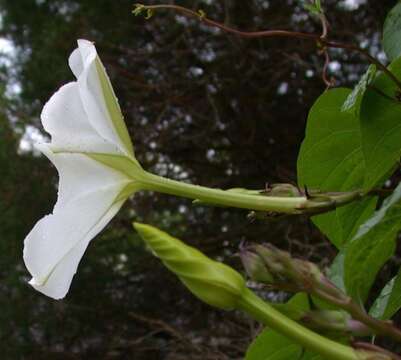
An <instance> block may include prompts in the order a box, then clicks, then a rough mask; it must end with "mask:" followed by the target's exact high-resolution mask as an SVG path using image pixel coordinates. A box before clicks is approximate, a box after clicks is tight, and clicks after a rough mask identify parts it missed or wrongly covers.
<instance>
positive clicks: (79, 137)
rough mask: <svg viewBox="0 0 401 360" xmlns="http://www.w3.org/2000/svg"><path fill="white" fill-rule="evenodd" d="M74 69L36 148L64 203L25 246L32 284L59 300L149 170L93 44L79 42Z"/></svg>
mask: <svg viewBox="0 0 401 360" xmlns="http://www.w3.org/2000/svg"><path fill="white" fill-rule="evenodd" d="M69 66H70V68H71V70H72V72H73V73H74V75H75V77H76V78H77V81H74V82H70V83H68V84H66V85H64V86H62V87H61V88H60V89H59V90H58V91H57V92H56V93H55V94H54V95H53V96H52V97H51V98H50V100H49V101H48V102H47V103H46V105H45V106H44V108H43V111H42V114H41V121H42V124H43V127H44V129H45V130H46V131H47V132H48V133H49V134H50V135H51V142H50V143H43V144H38V145H37V148H38V149H39V150H40V151H41V152H42V153H43V154H45V155H46V156H47V157H48V158H49V160H50V161H51V162H52V163H53V164H54V165H55V166H56V168H57V170H58V173H59V188H58V199H57V202H56V204H55V206H54V209H53V213H52V214H50V215H47V216H45V217H43V218H42V219H41V220H39V221H38V222H37V223H36V225H35V226H34V228H33V229H32V230H31V232H30V233H29V234H28V235H27V237H26V238H25V242H24V261H25V265H26V267H27V269H28V270H29V272H30V273H31V275H32V279H31V280H30V282H29V283H30V284H31V285H32V286H33V287H34V288H35V289H36V290H38V291H40V292H42V293H43V294H45V295H47V296H50V297H52V298H55V299H60V298H63V297H64V296H65V295H66V294H67V292H68V289H69V287H70V284H71V281H72V278H73V276H74V274H75V272H76V270H77V267H78V264H79V262H80V260H81V258H82V256H83V254H84V252H85V250H86V248H87V246H88V244H89V242H90V241H91V240H92V239H93V238H94V237H95V236H96V235H97V234H98V233H99V232H100V231H101V230H102V229H103V228H104V227H105V226H106V225H107V223H108V222H109V221H110V220H111V219H112V218H113V216H114V215H115V214H116V213H117V211H118V210H119V209H120V208H121V206H122V204H123V203H124V201H125V200H126V199H127V198H128V196H129V195H130V194H132V193H133V192H134V191H135V190H137V188H138V183H139V181H140V178H141V174H142V173H143V172H144V171H143V170H142V168H141V166H140V165H139V163H138V162H137V160H136V159H135V156H134V150H133V146H132V143H131V140H130V138H129V135H128V131H127V128H126V126H125V123H124V120H123V117H122V114H121V110H120V107H119V105H118V101H117V99H116V97H115V95H114V92H113V89H112V86H111V84H110V81H109V79H108V77H107V74H106V72H105V69H104V67H103V65H102V63H101V61H100V59H99V57H98V56H97V53H96V49H95V46H94V45H93V44H92V43H91V42H89V41H86V40H78V48H77V49H75V50H74V51H73V52H72V54H71V56H70V58H69ZM127 169H128V170H127Z"/></svg>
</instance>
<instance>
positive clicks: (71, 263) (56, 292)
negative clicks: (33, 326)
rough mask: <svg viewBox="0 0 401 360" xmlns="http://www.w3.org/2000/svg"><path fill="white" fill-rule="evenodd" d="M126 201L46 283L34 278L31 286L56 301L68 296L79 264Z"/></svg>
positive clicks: (101, 220) (103, 219)
mask: <svg viewBox="0 0 401 360" xmlns="http://www.w3.org/2000/svg"><path fill="white" fill-rule="evenodd" d="M123 202H124V201H120V202H119V203H116V204H114V205H113V206H112V207H111V208H110V209H109V211H108V212H107V213H106V214H104V216H103V217H102V218H101V219H100V220H99V222H98V223H97V224H96V225H95V226H94V227H93V228H92V229H91V231H90V232H88V234H87V235H86V237H85V238H84V239H82V240H81V241H79V242H78V243H77V244H76V245H75V246H74V247H73V248H72V249H71V250H70V251H69V252H67V253H66V255H65V256H64V257H63V258H62V259H61V260H60V261H59V262H58V263H57V265H56V266H55V267H54V269H53V271H52V272H51V273H50V274H49V275H48V277H47V279H46V281H45V282H43V283H40V282H38V281H37V280H36V279H35V278H32V280H31V281H30V284H31V285H32V286H33V287H34V288H35V289H36V290H37V291H40V292H41V293H43V294H45V295H47V296H50V297H52V298H54V299H62V298H64V297H65V295H66V294H67V292H68V290H69V288H70V285H71V282H72V279H73V277H74V275H75V273H76V271H77V268H78V265H79V262H80V260H81V258H82V256H83V254H84V252H85V250H86V248H87V247H88V244H89V242H90V240H91V239H93V238H94V237H95V236H96V235H97V234H98V233H99V232H100V231H101V230H102V229H103V228H104V227H105V226H106V225H107V223H108V222H109V221H110V219H111V218H113V217H114V215H115V214H116V213H117V212H118V210H119V209H120V208H121V205H122V204H123ZM26 261H27V260H26Z"/></svg>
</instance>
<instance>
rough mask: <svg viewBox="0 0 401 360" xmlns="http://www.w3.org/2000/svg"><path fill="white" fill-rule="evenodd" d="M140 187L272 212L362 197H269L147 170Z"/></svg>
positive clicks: (315, 208)
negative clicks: (190, 181)
mask: <svg viewBox="0 0 401 360" xmlns="http://www.w3.org/2000/svg"><path fill="white" fill-rule="evenodd" d="M141 186H142V189H143V190H151V191H156V192H160V193H166V194H170V195H176V196H180V197H185V198H190V199H194V200H197V202H199V203H203V204H213V205H217V206H227V207H235V208H240V209H248V210H255V211H262V212H268V213H270V214H271V215H274V214H277V213H284V214H317V213H321V212H327V211H331V210H333V209H335V208H336V207H339V206H343V205H346V204H348V203H350V202H353V201H356V200H359V199H360V198H361V197H362V193H361V192H360V191H353V192H347V193H336V194H327V195H325V194H319V196H316V197H315V196H312V197H309V196H307V195H304V194H300V195H298V196H281V195H280V196H270V195H269V194H263V192H261V193H260V194H250V193H249V192H244V191H230V190H221V189H214V188H208V187H203V186H199V185H192V184H188V183H184V182H180V181H176V180H171V179H167V178H164V177H161V176H158V175H154V174H151V173H148V172H146V175H145V176H144V177H143V181H142V184H141Z"/></svg>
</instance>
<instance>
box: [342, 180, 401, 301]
mask: <svg viewBox="0 0 401 360" xmlns="http://www.w3.org/2000/svg"><path fill="white" fill-rule="evenodd" d="M400 230H401V184H399V185H398V186H397V188H396V189H395V191H394V192H393V194H392V195H391V196H389V197H388V198H387V199H386V200H385V201H384V202H383V205H382V207H381V208H380V210H378V211H377V212H376V213H375V214H374V215H373V216H372V218H370V219H369V220H368V221H367V222H366V223H365V224H363V225H362V226H361V227H360V229H359V231H358V233H357V234H356V235H355V237H354V238H353V239H352V241H351V242H350V243H349V244H348V246H347V247H346V249H345V260H344V282H345V286H346V289H347V293H348V294H349V295H350V296H352V297H353V298H354V299H355V300H357V301H360V302H361V303H364V302H365V301H366V298H367V296H368V293H369V290H370V288H371V286H372V284H373V282H374V280H375V278H376V275H377V273H378V271H379V270H380V269H381V267H382V266H383V265H384V263H385V262H386V261H387V260H388V259H389V258H390V257H391V256H392V255H393V254H394V251H395V245H396V237H397V234H398V232H399V231H400Z"/></svg>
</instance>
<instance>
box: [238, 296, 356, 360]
mask: <svg viewBox="0 0 401 360" xmlns="http://www.w3.org/2000/svg"><path fill="white" fill-rule="evenodd" d="M238 308H239V309H240V310H243V311H245V312H246V313H248V314H249V315H251V316H252V317H253V318H255V319H256V320H258V321H261V322H262V323H264V324H265V325H267V326H269V327H270V328H271V329H272V330H275V331H277V332H279V333H280V334H283V335H284V336H286V337H288V338H290V339H292V340H293V341H294V342H296V343H298V344H299V345H301V346H303V347H305V348H306V349H308V350H310V351H313V352H316V353H318V354H320V355H321V356H322V357H323V358H324V359H327V360H361V359H363V358H364V357H363V355H362V354H361V353H359V352H358V353H357V352H356V351H355V350H354V349H353V348H351V347H349V346H345V345H343V344H339V343H337V342H335V341H332V340H330V339H327V338H325V337H323V336H321V335H319V334H316V333H314V332H313V331H311V330H309V329H307V328H305V327H303V326H302V325H300V324H298V323H297V322H295V321H293V320H291V319H289V318H287V317H286V316H285V315H283V314H282V313H280V312H279V311H277V310H276V309H274V308H273V307H272V306H271V305H269V304H267V303H266V302H264V301H263V300H262V299H261V298H259V297H258V296H257V295H255V294H254V293H253V292H252V291H251V290H249V289H245V291H244V294H243V296H242V298H241V301H240V302H239V304H238ZM361 355H362V357H361Z"/></svg>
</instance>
